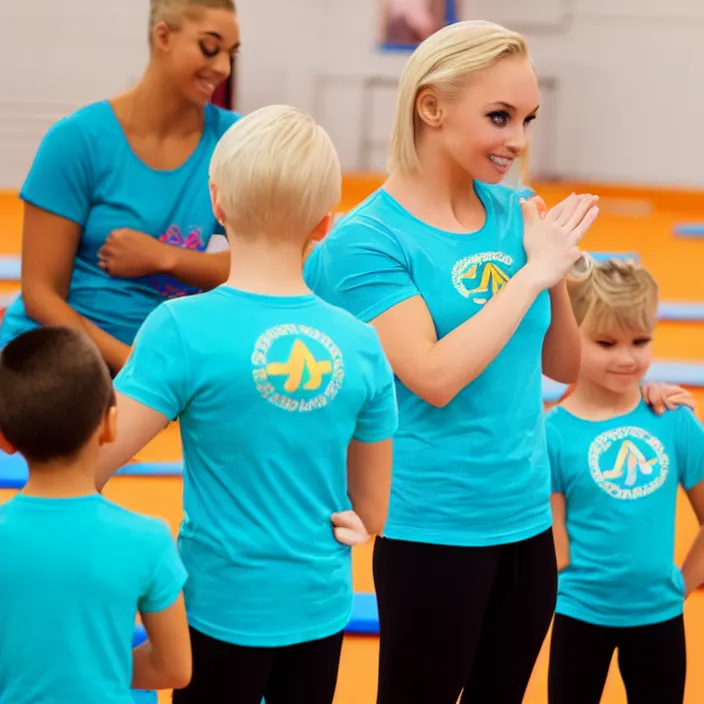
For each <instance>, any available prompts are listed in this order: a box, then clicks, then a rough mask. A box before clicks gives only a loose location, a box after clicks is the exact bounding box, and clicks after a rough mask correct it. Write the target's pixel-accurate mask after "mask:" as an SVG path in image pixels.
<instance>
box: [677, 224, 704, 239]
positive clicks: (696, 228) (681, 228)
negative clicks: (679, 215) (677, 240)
mask: <svg viewBox="0 0 704 704" xmlns="http://www.w3.org/2000/svg"><path fill="white" fill-rule="evenodd" d="M675 234H676V235H679V236H680V237H704V223H683V224H681V225H675Z"/></svg>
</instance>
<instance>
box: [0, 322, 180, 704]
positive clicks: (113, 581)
mask: <svg viewBox="0 0 704 704" xmlns="http://www.w3.org/2000/svg"><path fill="white" fill-rule="evenodd" d="M116 412H117V410H116V407H115V396H114V391H113V387H112V382H111V380H110V374H109V372H108V369H107V367H106V366H105V363H104V362H103V360H102V359H101V357H100V354H99V353H98V350H97V348H96V347H95V345H94V344H93V343H92V342H91V341H90V340H89V339H88V337H87V336H85V335H83V334H81V333H79V332H76V331H74V330H70V329H68V328H62V327H44V328H38V329H35V330H32V331H30V332H27V333H25V334H23V335H21V336H19V337H17V338H16V339H15V340H13V341H12V342H10V343H9V344H8V345H7V346H6V347H5V348H4V349H3V351H2V353H0V449H2V450H4V451H5V452H9V453H12V452H19V453H20V454H21V455H22V456H23V457H24V458H25V459H26V461H27V464H28V465H29V480H28V481H27V484H26V485H25V487H24V489H23V490H22V491H21V492H20V493H19V494H17V495H16V496H15V497H14V498H12V499H11V500H10V501H9V502H8V503H6V504H4V505H2V506H0V704H5V703H7V704H10V703H11V704H25V703H26V704H29V703H30V702H32V703H34V702H42V704H59V703H60V704H67V703H68V702H70V704H96V703H97V702H100V704H131V702H132V695H131V688H132V687H134V688H135V689H162V688H168V687H183V686H184V684H186V683H187V682H188V681H189V679H190V673H191V652H190V643H189V636H188V627H187V623H186V615H185V609H184V606H183V598H182V595H181V589H182V587H183V584H184V582H185V579H186V573H185V570H184V568H183V565H182V564H181V561H180V559H179V557H178V554H177V551H176V546H175V544H174V541H173V539H172V537H171V534H170V532H169V530H168V527H167V526H166V525H164V523H162V522H161V521H159V520H155V519H153V518H148V517H146V516H141V515H138V514H135V513H132V512H130V511H127V510H125V509H124V508H122V507H120V506H118V505H116V504H114V503H112V502H110V501H108V500H107V499H105V498H104V497H103V496H101V495H100V494H99V493H98V492H97V491H96V488H95V487H96V479H95V468H96V458H97V455H98V452H99V449H100V447H101V446H102V445H104V444H106V443H110V442H112V441H113V440H114V437H115V427H116ZM138 612H139V613H140V615H141V617H142V620H143V623H144V626H145V629H146V631H147V634H148V636H149V639H150V640H149V642H147V643H146V644H144V645H143V646H141V647H140V648H138V649H136V650H134V651H132V635H133V630H134V624H135V620H136V616H137V613H138Z"/></svg>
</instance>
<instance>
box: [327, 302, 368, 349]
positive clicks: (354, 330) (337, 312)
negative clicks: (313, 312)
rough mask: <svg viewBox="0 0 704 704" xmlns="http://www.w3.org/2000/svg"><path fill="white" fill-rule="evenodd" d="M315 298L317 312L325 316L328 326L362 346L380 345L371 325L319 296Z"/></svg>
mask: <svg viewBox="0 0 704 704" xmlns="http://www.w3.org/2000/svg"><path fill="white" fill-rule="evenodd" d="M315 298H316V305H317V308H318V310H319V311H320V312H321V313H322V314H323V315H324V316H325V318H326V320H327V322H328V323H329V324H330V323H332V325H334V326H335V327H338V328H339V329H340V330H342V331H343V332H346V333H349V334H350V335H351V336H353V337H354V338H355V339H357V340H358V341H359V342H360V343H361V344H362V345H368V344H380V343H379V333H377V331H376V328H375V327H374V326H373V325H371V324H370V323H365V322H364V321H362V320H360V319H359V318H356V317H355V316H354V315H352V313H350V312H349V311H348V310H345V309H344V308H340V307H339V306H336V305H333V304H332V303H328V302H327V301H325V300H324V299H322V298H321V297H320V296H316V297H315Z"/></svg>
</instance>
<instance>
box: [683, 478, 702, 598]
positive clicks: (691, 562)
mask: <svg viewBox="0 0 704 704" xmlns="http://www.w3.org/2000/svg"><path fill="white" fill-rule="evenodd" d="M687 498H688V499H689V503H690V504H691V506H692V508H693V509H694V513H695V515H696V517H697V521H698V522H699V532H698V533H697V535H696V537H695V538H694V542H693V543H692V546H691V547H690V549H689V552H688V553H687V557H686V558H685V561H684V564H683V565H682V576H683V577H684V587H685V598H687V597H688V596H689V595H690V594H691V593H692V592H693V591H695V590H696V589H698V588H699V587H700V586H701V585H702V584H704V481H701V482H699V483H698V484H695V485H694V486H693V487H692V488H691V489H689V490H688V491H687Z"/></svg>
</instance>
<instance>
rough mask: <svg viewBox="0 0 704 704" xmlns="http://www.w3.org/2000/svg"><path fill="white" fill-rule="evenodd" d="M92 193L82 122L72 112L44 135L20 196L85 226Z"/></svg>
mask: <svg viewBox="0 0 704 704" xmlns="http://www.w3.org/2000/svg"><path fill="white" fill-rule="evenodd" d="M92 194H93V167H92V161H91V152H90V142H89V137H88V136H87V134H86V130H85V125H81V121H80V120H79V119H78V117H77V116H75V115H70V116H69V117H65V118H63V119H61V120H59V121H58V122H57V123H55V124H54V125H53V126H52V127H51V128H50V129H49V131H48V132H47V133H46V135H45V136H44V139H43V140H42V141H41V144H40V145H39V149H38V150H37V153H36V155H35V157H34V161H33V163H32V166H31V168H30V170H29V174H28V175H27V178H26V179H25V182H24V185H23V186H22V189H21V191H20V198H21V199H22V200H23V201H25V202H27V203H30V204H31V205H34V206H36V207H37V208H41V209H42V210H47V211H48V212H50V213H53V214H54V215H58V216H60V217H62V218H65V219H67V220H71V221H72V222H75V223H77V224H78V225H80V226H81V227H83V226H85V224H86V220H87V219H88V214H89V212H90V208H91V202H92Z"/></svg>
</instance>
